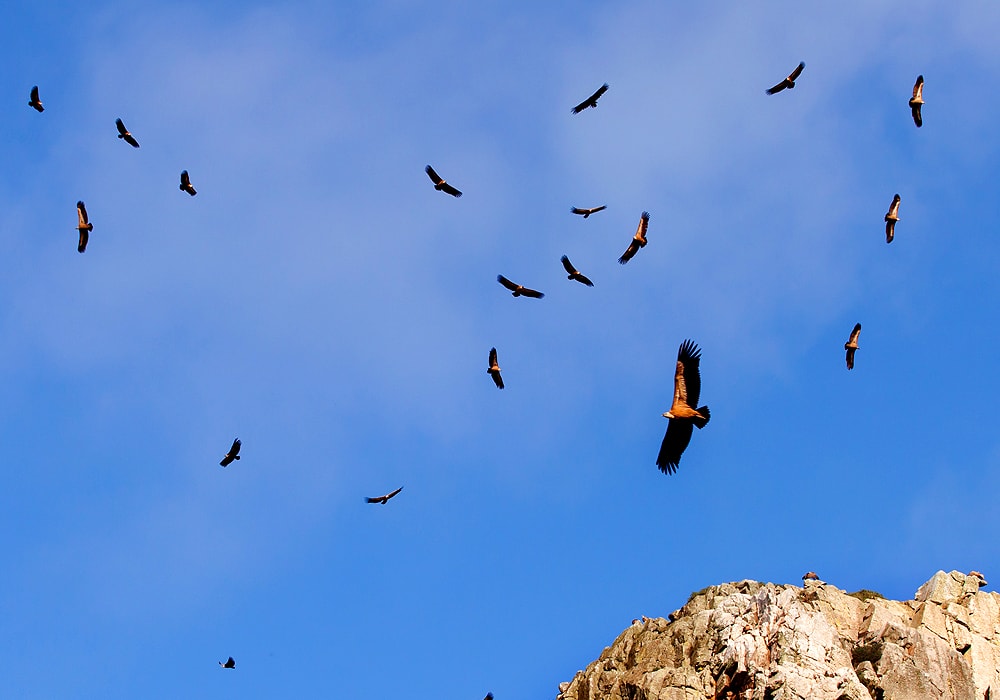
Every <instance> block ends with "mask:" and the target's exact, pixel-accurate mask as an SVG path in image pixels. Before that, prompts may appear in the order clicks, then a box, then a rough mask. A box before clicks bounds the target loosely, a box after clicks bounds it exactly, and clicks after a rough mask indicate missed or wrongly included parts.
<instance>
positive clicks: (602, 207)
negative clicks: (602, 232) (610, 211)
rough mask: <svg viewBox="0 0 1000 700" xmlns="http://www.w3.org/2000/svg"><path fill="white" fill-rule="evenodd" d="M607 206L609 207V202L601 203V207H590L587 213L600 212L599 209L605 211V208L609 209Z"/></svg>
mask: <svg viewBox="0 0 1000 700" xmlns="http://www.w3.org/2000/svg"><path fill="white" fill-rule="evenodd" d="M607 208H608V205H607V204H602V205H601V206H599V207H594V208H593V209H590V210H589V211H588V212H587V213H588V214H596V213H597V212H599V211H604V210H605V209H607Z"/></svg>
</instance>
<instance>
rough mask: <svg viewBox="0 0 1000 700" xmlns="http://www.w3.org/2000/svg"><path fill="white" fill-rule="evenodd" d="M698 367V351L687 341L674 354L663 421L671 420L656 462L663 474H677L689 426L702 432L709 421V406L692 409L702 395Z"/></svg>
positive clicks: (687, 440)
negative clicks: (670, 392)
mask: <svg viewBox="0 0 1000 700" xmlns="http://www.w3.org/2000/svg"><path fill="white" fill-rule="evenodd" d="M700 363H701V350H699V349H698V346H697V345H695V344H694V343H693V342H691V341H690V340H685V341H684V342H683V343H681V347H680V349H679V350H678V351H677V371H676V372H675V373H674V401H673V404H671V406H670V410H669V411H667V412H666V413H664V414H663V417H664V418H669V419H670V423H668V424H667V432H666V434H665V435H664V436H663V443H662V444H661V445H660V454H659V455H658V456H657V458H656V466H658V467H659V468H660V471H661V472H663V473H664V474H673V473H674V472H676V471H677V465H678V464H679V463H680V461H681V455H682V454H684V449H685V448H686V447H687V446H688V443H689V442H690V441H691V433H692V432H693V428H692V426H697V427H698V428H704V427H705V426H706V425H708V420H709V418H710V417H711V415H710V414H709V411H708V406H701V407H700V408H697V409H694V408H691V407H692V406H697V405H698V396H699V394H701V373H700V372H699V370H698V365H699V364H700Z"/></svg>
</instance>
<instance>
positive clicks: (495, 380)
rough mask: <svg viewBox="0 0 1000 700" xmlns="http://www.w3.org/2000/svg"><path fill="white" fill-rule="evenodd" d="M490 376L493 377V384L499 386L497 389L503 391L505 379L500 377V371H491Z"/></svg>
mask: <svg viewBox="0 0 1000 700" xmlns="http://www.w3.org/2000/svg"><path fill="white" fill-rule="evenodd" d="M490 376H491V377H493V383H494V384H496V385H497V389H503V377H501V376H500V370H499V369H497V370H491V371H490Z"/></svg>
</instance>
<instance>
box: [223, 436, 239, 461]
mask: <svg viewBox="0 0 1000 700" xmlns="http://www.w3.org/2000/svg"><path fill="white" fill-rule="evenodd" d="M242 446H243V443H242V442H240V439H239V438H236V439H235V440H233V446H232V447H230V448H229V452H227V453H226V456H225V457H223V458H222V461H221V462H219V465H220V466H223V467H228V466H229V465H230V464H232V463H233V460H234V459H235V460H239V458H240V447H242Z"/></svg>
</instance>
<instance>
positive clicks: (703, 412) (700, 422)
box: [691, 406, 712, 430]
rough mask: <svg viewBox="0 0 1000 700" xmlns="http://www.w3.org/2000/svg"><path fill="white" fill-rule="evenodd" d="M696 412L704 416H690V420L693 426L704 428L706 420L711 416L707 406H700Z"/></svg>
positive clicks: (706, 423)
mask: <svg viewBox="0 0 1000 700" xmlns="http://www.w3.org/2000/svg"><path fill="white" fill-rule="evenodd" d="M698 413H700V414H701V415H702V416H704V418H697V417H696V418H692V419H691V422H692V423H694V425H695V427H696V428H698V429H699V430H700V429H701V428H704V427H705V426H706V425H708V421H709V419H710V418H711V417H712V414H711V413H709V411H708V406H702V407H701V408H699V409H698Z"/></svg>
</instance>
